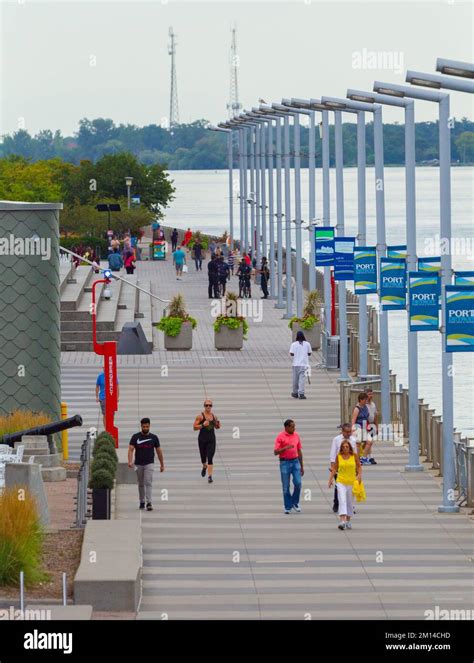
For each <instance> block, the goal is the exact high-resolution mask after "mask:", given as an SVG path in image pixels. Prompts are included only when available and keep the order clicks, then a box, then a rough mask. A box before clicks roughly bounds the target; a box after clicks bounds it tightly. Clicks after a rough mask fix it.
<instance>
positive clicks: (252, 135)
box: [247, 127, 256, 254]
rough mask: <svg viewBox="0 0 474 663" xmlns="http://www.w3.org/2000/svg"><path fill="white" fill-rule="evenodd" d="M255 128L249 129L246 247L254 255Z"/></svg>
mask: <svg viewBox="0 0 474 663" xmlns="http://www.w3.org/2000/svg"><path fill="white" fill-rule="evenodd" d="M255 142H256V136H255V127H252V128H251V129H250V195H251V199H252V202H251V203H250V241H249V243H248V245H247V251H248V250H249V247H250V246H251V247H252V251H253V253H254V254H255V207H256V196H255Z"/></svg>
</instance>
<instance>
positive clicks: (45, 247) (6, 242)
mask: <svg viewBox="0 0 474 663" xmlns="http://www.w3.org/2000/svg"><path fill="white" fill-rule="evenodd" d="M0 256H17V257H25V256H40V257H41V260H50V258H51V238H50V237H39V236H38V235H34V236H33V237H16V236H15V235H14V234H13V233H10V234H9V235H8V236H7V237H0Z"/></svg>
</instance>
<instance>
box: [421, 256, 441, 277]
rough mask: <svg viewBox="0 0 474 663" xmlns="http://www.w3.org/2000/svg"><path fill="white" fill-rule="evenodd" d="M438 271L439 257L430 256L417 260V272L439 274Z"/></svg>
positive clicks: (439, 266) (439, 267)
mask: <svg viewBox="0 0 474 663" xmlns="http://www.w3.org/2000/svg"><path fill="white" fill-rule="evenodd" d="M440 269H441V258H440V257H439V256H431V257H430V258H418V271H419V272H432V273H437V272H438V273H439V271H440Z"/></svg>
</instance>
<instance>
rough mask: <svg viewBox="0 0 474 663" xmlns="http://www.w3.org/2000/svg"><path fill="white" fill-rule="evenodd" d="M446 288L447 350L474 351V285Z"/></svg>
mask: <svg viewBox="0 0 474 663" xmlns="http://www.w3.org/2000/svg"><path fill="white" fill-rule="evenodd" d="M445 289H446V292H445V297H446V352H474V285H461V286H460V285H447V286H446V288H445Z"/></svg>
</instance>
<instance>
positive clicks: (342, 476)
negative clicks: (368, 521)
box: [328, 440, 362, 530]
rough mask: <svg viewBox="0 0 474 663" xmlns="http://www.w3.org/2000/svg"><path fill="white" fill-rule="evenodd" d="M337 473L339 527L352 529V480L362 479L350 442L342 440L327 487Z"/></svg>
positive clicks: (358, 462)
mask: <svg viewBox="0 0 474 663" xmlns="http://www.w3.org/2000/svg"><path fill="white" fill-rule="evenodd" d="M335 474H337V479H336V488H337V496H338V499H339V512H338V513H339V525H338V527H339V529H342V530H344V529H352V524H351V516H352V514H353V513H354V510H353V506H352V488H353V486H354V481H355V480H356V479H357V480H358V481H359V483H360V482H361V481H362V466H361V464H360V460H359V457H358V456H357V454H355V453H354V451H353V449H352V446H351V443H350V442H349V441H347V440H345V441H344V442H342V444H341V447H340V449H339V453H338V455H337V458H336V464H335V467H334V469H333V470H331V475H330V477H329V482H328V487H329V488H331V486H332V484H333V481H334V475H335Z"/></svg>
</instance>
